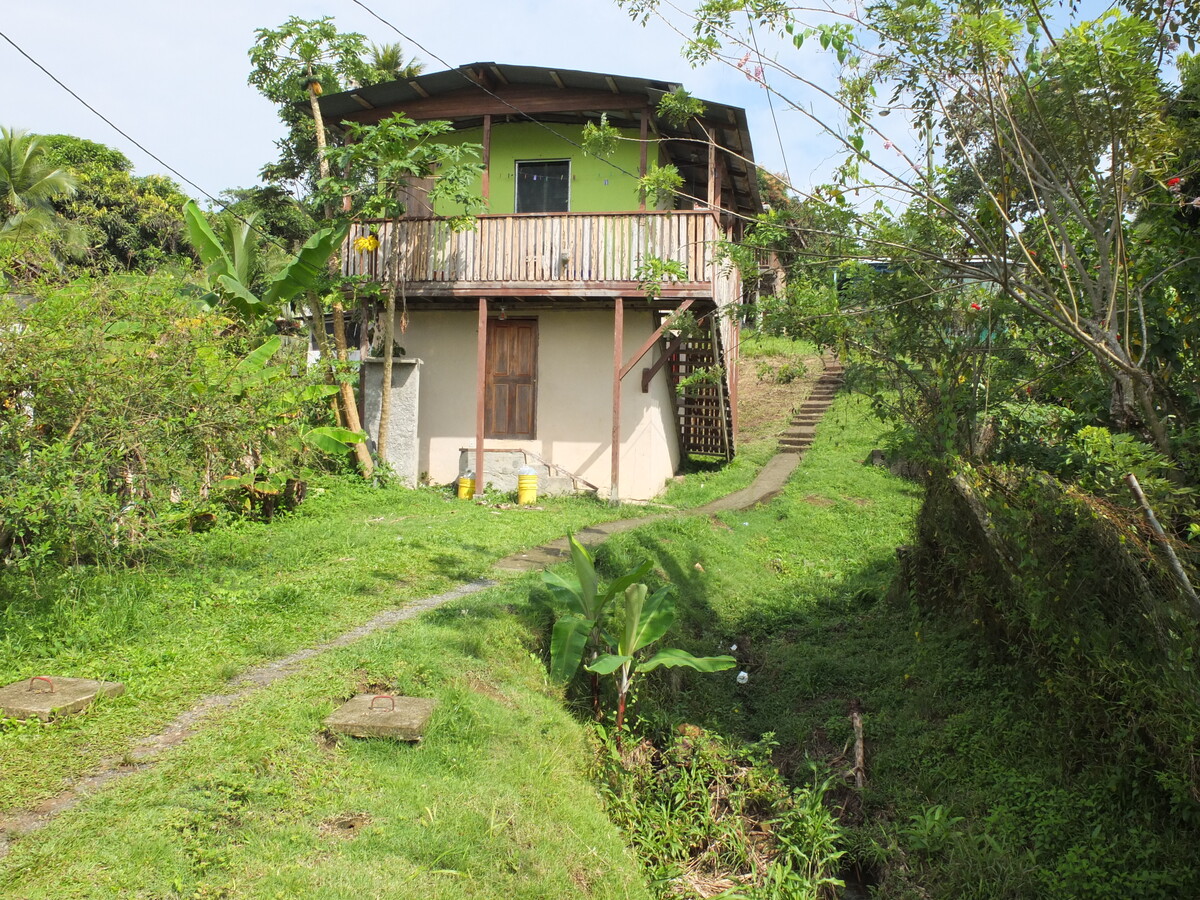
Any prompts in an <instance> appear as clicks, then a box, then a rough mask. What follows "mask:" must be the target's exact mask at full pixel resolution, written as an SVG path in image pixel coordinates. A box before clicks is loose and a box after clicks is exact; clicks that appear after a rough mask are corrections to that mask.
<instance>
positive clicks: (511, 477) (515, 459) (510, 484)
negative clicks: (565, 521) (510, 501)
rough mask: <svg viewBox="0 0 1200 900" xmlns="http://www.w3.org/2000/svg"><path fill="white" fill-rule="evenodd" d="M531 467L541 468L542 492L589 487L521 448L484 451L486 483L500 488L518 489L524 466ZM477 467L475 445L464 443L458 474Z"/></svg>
mask: <svg viewBox="0 0 1200 900" xmlns="http://www.w3.org/2000/svg"><path fill="white" fill-rule="evenodd" d="M525 467H529V468H531V469H533V470H534V471H536V472H537V477H538V496H539V497H556V496H560V495H562V494H574V493H579V492H582V491H586V490H587V487H586V486H584V484H583V483H582V482H580V481H577V480H576V479H574V478H571V477H570V476H569V475H563V474H562V473H561V472H559V471H558V470H556V469H552V468H550V467H549V466H548V465H546V464H545V463H543V462H541V461H539V460H537V459H534V458H531V457H528V456H526V455H525V454H524V453H522V452H521V451H520V450H488V449H486V445H485V449H484V451H483V484H484V486H485V487H490V488H492V489H493V490H497V491H509V492H511V491H515V490H516V489H517V473H518V471H519V470H520V469H522V468H525ZM474 469H475V448H474V447H463V448H462V449H461V450H459V451H458V474H459V476H463V475H466V474H467V473H468V472H473V471H474Z"/></svg>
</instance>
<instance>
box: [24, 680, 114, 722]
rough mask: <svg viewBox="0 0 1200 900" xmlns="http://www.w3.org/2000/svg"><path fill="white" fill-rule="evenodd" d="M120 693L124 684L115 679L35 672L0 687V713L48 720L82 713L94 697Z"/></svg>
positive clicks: (112, 695) (111, 695)
mask: <svg viewBox="0 0 1200 900" xmlns="http://www.w3.org/2000/svg"><path fill="white" fill-rule="evenodd" d="M123 693H125V685H123V684H121V683H120V682H118V681H93V680H92V679H90V678H58V677H53V678H52V677H49V676H46V675H35V676H34V677H33V678H30V679H29V680H28V681H18V682H17V683H16V684H10V685H8V686H7V687H2V688H0V713H2V714H3V715H5V716H8V717H9V718H11V719H32V718H38V719H41V720H42V721H43V722H47V721H49V720H50V719H52V718H55V717H56V716H70V715H74V714H75V713H78V712H82V711H83V710H84V709H86V708H87V707H88V706H89V705H90V704H91V703H92V701H93V700H95V699H96V698H97V697H101V696H103V697H120V696H121V695H122V694H123Z"/></svg>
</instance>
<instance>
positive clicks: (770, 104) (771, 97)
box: [746, 9, 792, 185]
mask: <svg viewBox="0 0 1200 900" xmlns="http://www.w3.org/2000/svg"><path fill="white" fill-rule="evenodd" d="M746 21H747V23H748V24H749V30H750V40H751V41H752V42H753V43H754V55H755V56H757V57H758V68H759V71H760V72H762V73H763V74H762V75H760V76H759V78H758V80H759V81H761V82H762V83H763V87H766V88H767V108H768V109H770V110H771V124H772V125H774V126H775V140H776V141H778V142H779V156H780V157H781V158H782V159H783V174H784V175H786V176H787V180H788V184H789V185H790V184H791V183H792V172H791V169H789V168H788V161H787V151H786V150H784V149H783V134H782V132H780V130H779V119H778V118H776V116H775V92H774V91H772V90H771V89H770V88H769V87H768V86H767V79H766V70H765V69H764V68H763V55H762V51H761V50H759V49H758V35H756V34H755V33H754V17H753V15H752V14H751V12H750V10H748V9H747V10H746Z"/></svg>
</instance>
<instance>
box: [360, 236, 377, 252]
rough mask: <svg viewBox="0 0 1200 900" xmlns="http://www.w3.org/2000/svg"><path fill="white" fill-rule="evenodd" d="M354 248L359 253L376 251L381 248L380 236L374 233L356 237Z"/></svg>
mask: <svg viewBox="0 0 1200 900" xmlns="http://www.w3.org/2000/svg"><path fill="white" fill-rule="evenodd" d="M354 249H355V250H357V251H358V252H359V253H374V252H375V251H376V250H378V249H379V238H377V237H375V235H373V234H368V235H366V236H365V237H360V238H355V239H354Z"/></svg>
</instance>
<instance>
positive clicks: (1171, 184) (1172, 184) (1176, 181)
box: [1167, 178, 1183, 187]
mask: <svg viewBox="0 0 1200 900" xmlns="http://www.w3.org/2000/svg"><path fill="white" fill-rule="evenodd" d="M1181 181H1183V179H1182V178H1168V179H1167V187H1175V185H1177V184H1179V183H1180V182H1181Z"/></svg>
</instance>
